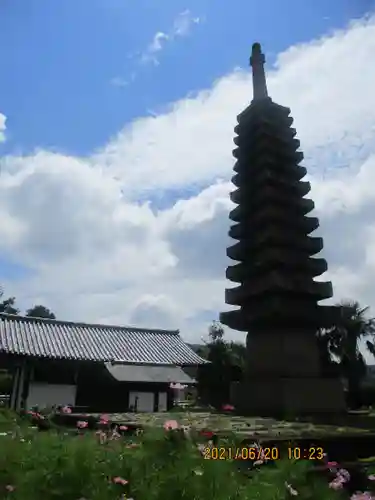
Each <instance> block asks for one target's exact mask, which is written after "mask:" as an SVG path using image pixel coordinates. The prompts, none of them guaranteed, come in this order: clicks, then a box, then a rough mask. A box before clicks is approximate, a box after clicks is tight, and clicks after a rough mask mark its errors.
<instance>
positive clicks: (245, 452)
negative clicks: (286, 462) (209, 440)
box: [203, 446, 280, 460]
mask: <svg viewBox="0 0 375 500" xmlns="http://www.w3.org/2000/svg"><path fill="white" fill-rule="evenodd" d="M203 457H204V459H205V460H278V459H279V458H280V453H279V448H277V447H276V446H274V447H272V448H268V447H265V448H257V447H250V448H249V447H242V448H241V447H238V448H231V447H227V446H225V447H224V446H223V447H218V446H214V447H206V448H204V450H203Z"/></svg>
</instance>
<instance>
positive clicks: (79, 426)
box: [77, 420, 89, 429]
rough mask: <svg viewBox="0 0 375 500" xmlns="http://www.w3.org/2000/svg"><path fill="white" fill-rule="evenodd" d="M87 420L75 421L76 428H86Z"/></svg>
mask: <svg viewBox="0 0 375 500" xmlns="http://www.w3.org/2000/svg"><path fill="white" fill-rule="evenodd" d="M88 425H89V424H88V422H86V420H78V422H77V427H78V429H86V427H87V426H88Z"/></svg>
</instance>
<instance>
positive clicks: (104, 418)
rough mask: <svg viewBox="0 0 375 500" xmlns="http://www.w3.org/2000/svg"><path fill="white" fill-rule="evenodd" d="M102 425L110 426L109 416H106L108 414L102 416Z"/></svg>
mask: <svg viewBox="0 0 375 500" xmlns="http://www.w3.org/2000/svg"><path fill="white" fill-rule="evenodd" d="M99 421H100V423H101V424H104V425H106V424H108V422H109V415H106V414H103V415H100V419H99Z"/></svg>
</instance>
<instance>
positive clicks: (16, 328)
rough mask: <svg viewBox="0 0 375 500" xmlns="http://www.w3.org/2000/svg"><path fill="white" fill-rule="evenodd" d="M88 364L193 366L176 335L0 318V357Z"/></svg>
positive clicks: (193, 360)
mask: <svg viewBox="0 0 375 500" xmlns="http://www.w3.org/2000/svg"><path fill="white" fill-rule="evenodd" d="M1 352H3V353H7V354H17V355H26V356H34V357H45V358H54V359H71V360H87V361H117V362H126V363H138V364H140V363H149V364H158V363H159V364H166V365H168V364H170V365H184V364H185V365H196V364H202V363H205V361H204V360H203V359H202V358H200V357H199V356H198V355H197V354H195V353H194V352H193V351H192V350H191V349H190V347H188V346H187V345H186V344H185V342H184V341H183V340H182V338H181V337H180V335H179V333H178V331H169V330H148V329H142V328H133V327H128V326H127V327H122V326H105V325H90V324H86V323H71V322H64V321H56V320H49V319H48V320H46V319H39V318H25V317H20V316H11V315H7V314H0V353H1Z"/></svg>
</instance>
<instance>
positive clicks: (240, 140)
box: [233, 127, 301, 152]
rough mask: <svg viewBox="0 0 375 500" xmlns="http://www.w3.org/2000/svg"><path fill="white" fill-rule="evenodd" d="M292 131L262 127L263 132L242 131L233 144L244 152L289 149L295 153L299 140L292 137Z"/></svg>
mask: <svg viewBox="0 0 375 500" xmlns="http://www.w3.org/2000/svg"><path fill="white" fill-rule="evenodd" d="M294 130H295V129H292V128H287V129H286V130H273V129H271V128H270V127H267V128H266V127H264V128H263V130H256V131H255V130H254V132H252V131H250V130H249V131H245V130H243V131H242V132H241V133H240V134H239V135H237V137H235V138H234V139H233V142H234V143H235V144H236V145H237V146H238V147H239V148H241V149H243V150H244V152H246V151H249V150H250V149H253V148H257V149H258V150H261V149H262V148H272V149H281V150H282V149H287V148H288V149H291V150H294V151H297V149H299V147H300V146H301V142H300V141H299V139H296V138H295V137H294Z"/></svg>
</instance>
